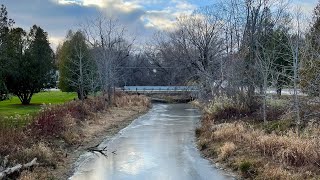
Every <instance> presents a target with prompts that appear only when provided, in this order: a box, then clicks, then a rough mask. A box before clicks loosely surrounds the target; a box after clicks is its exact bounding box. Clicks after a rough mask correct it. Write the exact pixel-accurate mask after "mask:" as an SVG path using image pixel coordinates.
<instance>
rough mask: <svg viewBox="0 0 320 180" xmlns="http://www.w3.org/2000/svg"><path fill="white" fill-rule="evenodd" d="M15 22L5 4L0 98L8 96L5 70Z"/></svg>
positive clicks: (0, 27) (0, 26)
mask: <svg viewBox="0 0 320 180" xmlns="http://www.w3.org/2000/svg"><path fill="white" fill-rule="evenodd" d="M13 24H14V21H13V20H12V19H9V17H8V12H7V9H6V7H5V6H4V5H1V7H0V100H3V99H5V98H6V94H7V93H8V89H7V87H6V85H5V83H4V71H5V70H6V69H7V67H6V63H5V62H6V60H7V51H8V50H9V48H8V46H9V31H10V27H11V26H12V25H13Z"/></svg>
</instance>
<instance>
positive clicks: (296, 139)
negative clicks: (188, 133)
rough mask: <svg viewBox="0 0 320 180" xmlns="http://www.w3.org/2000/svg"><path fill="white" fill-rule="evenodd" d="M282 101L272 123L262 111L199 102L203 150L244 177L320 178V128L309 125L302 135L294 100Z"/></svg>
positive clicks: (272, 110) (274, 107)
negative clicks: (293, 109)
mask: <svg viewBox="0 0 320 180" xmlns="http://www.w3.org/2000/svg"><path fill="white" fill-rule="evenodd" d="M280 100H281V102H283V99H280ZM276 101H278V100H276V99H275V100H273V102H269V104H268V107H269V108H268V117H272V119H268V121H269V122H268V123H266V124H264V123H263V121H261V116H260V115H259V114H258V112H254V113H252V114H248V113H242V111H243V109H239V108H237V107H236V105H234V104H232V103H230V104H228V103H225V101H224V102H215V104H216V105H214V104H213V103H212V104H209V105H208V104H200V103H195V104H196V105H197V106H198V107H200V108H201V109H202V111H203V112H204V113H203V117H202V120H201V125H200V127H198V128H197V129H196V136H197V144H198V149H199V150H200V151H201V152H202V154H203V156H204V157H206V158H207V159H208V160H210V161H211V162H212V163H213V164H214V165H215V166H216V167H219V168H220V169H225V170H228V171H232V172H234V173H236V174H237V178H239V179H270V180H271V179H272V180H273V179H280V180H281V179H286V180H287V179H288V180H290V179H294V180H295V179H319V178H320V170H319V164H320V154H319V148H320V145H319V144H320V138H319V135H320V131H319V129H320V125H319V124H318V123H316V122H312V121H309V122H308V123H305V124H304V125H303V126H302V127H301V129H300V131H299V132H298V133H297V132H296V128H295V124H294V122H293V120H292V119H293V113H292V112H290V111H288V109H289V108H288V106H290V103H289V101H287V100H285V103H281V106H279V103H275V102H276ZM276 104H277V105H276ZM308 109H310V108H308ZM231 110H232V111H231ZM230 113H234V114H230ZM237 114H238V115H237ZM243 114H247V115H246V116H243Z"/></svg>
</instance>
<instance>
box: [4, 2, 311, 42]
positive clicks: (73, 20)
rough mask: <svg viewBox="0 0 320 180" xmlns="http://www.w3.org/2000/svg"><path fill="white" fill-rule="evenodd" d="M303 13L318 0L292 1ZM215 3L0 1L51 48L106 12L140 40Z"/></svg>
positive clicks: (17, 20)
mask: <svg viewBox="0 0 320 180" xmlns="http://www.w3.org/2000/svg"><path fill="white" fill-rule="evenodd" d="M292 1H293V3H294V4H299V5H301V6H302V9H303V11H304V12H305V13H307V14H308V13H311V12H312V10H313V8H314V7H315V5H316V3H317V0H292ZM213 3H215V0H0V4H4V5H5V6H6V7H7V10H8V12H9V17H11V18H13V19H14V20H15V22H16V26H20V27H23V28H24V29H29V28H30V27H31V26H32V25H33V24H37V25H39V26H41V27H42V28H43V29H45V31H47V32H48V34H49V37H50V42H51V44H52V47H53V48H55V47H56V46H57V44H58V43H59V42H61V41H62V40H63V38H64V37H65V35H66V33H67V31H68V29H76V28H77V27H79V25H80V24H81V23H83V22H84V21H85V20H86V19H88V18H90V17H95V16H97V15H99V14H100V13H106V14H108V15H112V16H113V17H116V18H117V19H119V21H120V22H121V23H123V24H124V25H126V27H128V29H129V30H130V31H131V32H132V33H133V34H134V36H136V37H137V38H139V39H140V40H142V41H144V40H145V39H146V38H148V37H150V36H151V34H152V33H153V32H155V30H163V29H167V28H170V27H172V26H173V22H174V21H175V18H176V17H178V16H179V15H181V14H188V13H191V12H192V11H193V10H195V9H197V8H198V7H202V6H206V5H210V4H213Z"/></svg>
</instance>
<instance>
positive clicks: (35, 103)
mask: <svg viewBox="0 0 320 180" xmlns="http://www.w3.org/2000/svg"><path fill="white" fill-rule="evenodd" d="M76 97H77V95H76V93H65V92H61V91H50V92H40V93H37V94H35V95H33V97H32V100H31V104H30V105H21V102H20V100H19V98H18V97H16V96H13V97H12V98H11V99H9V100H6V101H0V116H14V115H16V114H18V115H25V114H32V113H35V112H37V111H38V110H39V109H40V107H41V105H42V104H49V103H51V104H62V103H65V102H67V101H71V100H73V99H74V98H76Z"/></svg>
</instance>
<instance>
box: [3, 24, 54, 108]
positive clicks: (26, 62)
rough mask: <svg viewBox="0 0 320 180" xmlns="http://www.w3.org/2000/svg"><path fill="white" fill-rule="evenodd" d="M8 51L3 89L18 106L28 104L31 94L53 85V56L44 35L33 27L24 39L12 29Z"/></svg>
mask: <svg viewBox="0 0 320 180" xmlns="http://www.w3.org/2000/svg"><path fill="white" fill-rule="evenodd" d="M9 51H10V52H9V57H10V60H9V62H8V65H9V67H10V68H8V70H7V72H6V79H5V82H6V85H7V87H8V90H9V92H11V93H12V94H14V95H16V96H18V97H19V99H20V101H21V102H22V104H30V101H31V98H32V96H33V94H34V93H37V92H39V91H40V90H41V89H44V88H50V87H53V86H54V83H55V70H54V53H53V51H52V49H51V47H50V44H49V41H48V35H47V33H46V32H44V30H43V29H41V28H40V27H38V26H36V25H34V26H33V27H32V28H31V30H30V33H29V34H28V35H27V34H26V32H25V31H23V30H22V29H21V28H16V29H13V30H12V31H11V32H10V50H9Z"/></svg>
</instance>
